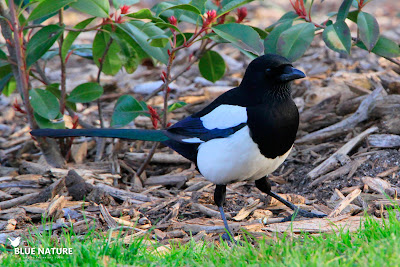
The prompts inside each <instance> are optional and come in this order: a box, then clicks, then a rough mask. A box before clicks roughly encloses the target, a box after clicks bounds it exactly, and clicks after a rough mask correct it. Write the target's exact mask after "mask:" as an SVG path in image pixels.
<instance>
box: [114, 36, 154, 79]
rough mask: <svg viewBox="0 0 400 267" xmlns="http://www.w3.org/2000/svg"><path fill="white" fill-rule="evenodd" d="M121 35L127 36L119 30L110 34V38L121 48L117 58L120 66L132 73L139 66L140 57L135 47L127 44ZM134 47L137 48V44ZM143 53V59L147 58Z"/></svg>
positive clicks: (129, 43) (130, 43)
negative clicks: (119, 60)
mask: <svg viewBox="0 0 400 267" xmlns="http://www.w3.org/2000/svg"><path fill="white" fill-rule="evenodd" d="M123 35H127V34H126V33H125V32H124V31H122V30H121V29H117V31H116V32H112V33H111V36H112V37H113V39H114V40H115V41H116V42H117V43H118V45H119V47H120V48H121V52H120V53H119V56H120V59H121V61H122V64H123V65H124V67H125V70H126V72H128V73H133V72H134V71H135V70H136V69H137V67H138V66H139V64H140V60H141V57H140V54H139V53H138V52H137V51H136V49H135V47H134V46H133V42H127V41H126V40H125V38H124V36H123ZM128 38H129V36H128ZM129 39H130V38H129ZM135 45H136V46H138V45H137V44H135ZM143 53H144V57H147V54H146V53H145V52H144V51H143Z"/></svg>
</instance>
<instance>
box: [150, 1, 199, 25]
mask: <svg viewBox="0 0 400 267" xmlns="http://www.w3.org/2000/svg"><path fill="white" fill-rule="evenodd" d="M177 4H180V3H179V2H160V3H158V4H157V5H155V6H154V7H153V8H152V9H151V10H152V11H153V12H154V13H156V15H157V16H158V15H161V16H162V17H165V18H168V17H171V16H175V17H176V18H177V19H178V20H179V21H185V22H188V23H191V24H195V25H196V24H199V25H201V24H202V20H201V17H200V16H199V14H197V13H194V12H185V10H181V9H168V8H170V7H174V6H176V5H177ZM161 13H162V14H161Z"/></svg>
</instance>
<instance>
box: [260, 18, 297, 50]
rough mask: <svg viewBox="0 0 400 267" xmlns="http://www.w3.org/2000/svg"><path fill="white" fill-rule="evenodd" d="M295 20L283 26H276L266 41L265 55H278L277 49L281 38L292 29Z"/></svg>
mask: <svg viewBox="0 0 400 267" xmlns="http://www.w3.org/2000/svg"><path fill="white" fill-rule="evenodd" d="M292 23H293V20H289V21H286V22H284V23H282V24H279V25H278V26H276V27H275V28H274V29H273V30H272V31H271V32H270V33H269V34H268V36H267V38H265V39H264V53H265V54H267V53H271V54H276V53H277V52H276V47H277V45H276V44H277V43H278V39H279V36H280V35H281V34H282V33H283V32H284V31H286V30H287V29H289V28H290V27H292Z"/></svg>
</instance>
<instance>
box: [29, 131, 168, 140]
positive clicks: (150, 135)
mask: <svg viewBox="0 0 400 267" xmlns="http://www.w3.org/2000/svg"><path fill="white" fill-rule="evenodd" d="M31 135H33V136H42V137H53V138H57V137H76V136H89V137H111V138H121V139H132V140H143V141H155V142H163V141H166V140H168V139H169V138H168V137H167V136H166V135H165V134H164V131H161V130H139V129H64V130H59V129H38V130H33V131H31Z"/></svg>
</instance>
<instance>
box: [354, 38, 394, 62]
mask: <svg viewBox="0 0 400 267" xmlns="http://www.w3.org/2000/svg"><path fill="white" fill-rule="evenodd" d="M357 46H358V47H360V48H362V49H365V50H367V48H366V47H365V45H364V44H363V43H362V42H358V43H357ZM371 52H372V53H375V54H377V55H378V56H381V57H389V58H390V57H399V56H400V47H399V45H398V44H397V43H396V42H394V41H392V40H390V39H388V38H386V37H383V36H380V37H379V39H378V42H377V43H376V45H375V46H374V48H373V49H372V51H371Z"/></svg>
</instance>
